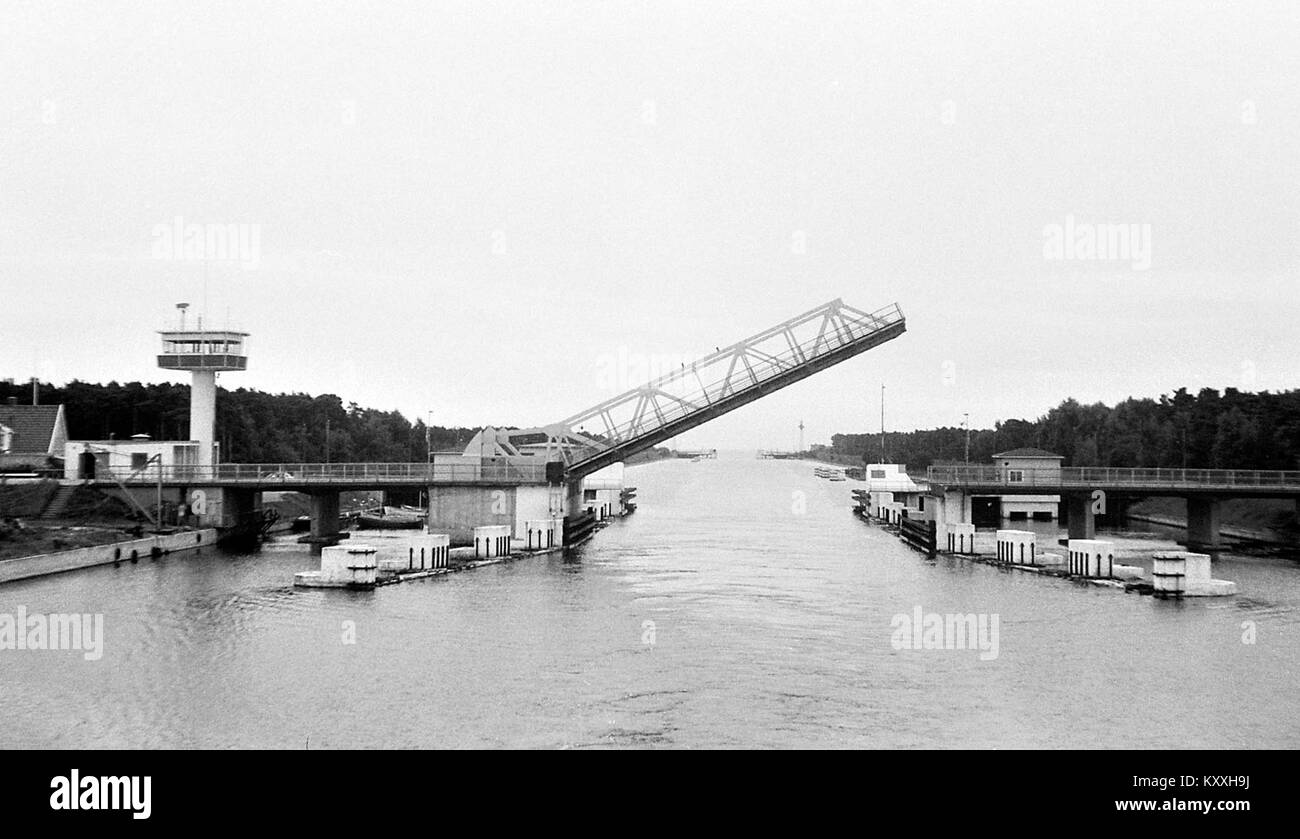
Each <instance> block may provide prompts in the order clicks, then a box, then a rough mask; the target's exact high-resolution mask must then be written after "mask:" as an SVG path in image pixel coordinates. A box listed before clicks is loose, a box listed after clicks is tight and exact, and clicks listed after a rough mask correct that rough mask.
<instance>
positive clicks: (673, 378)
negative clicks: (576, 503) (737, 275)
mask: <svg viewBox="0 0 1300 839" xmlns="http://www.w3.org/2000/svg"><path fill="white" fill-rule="evenodd" d="M906 329H907V321H906V319H905V318H904V317H903V312H902V310H901V309H900V308H899V307H898V305H897V304H893V305H891V306H886V307H885V308H883V309H879V310H877V311H875V312H864V311H860V310H858V309H855V308H853V307H851V306H848V305H846V304H845V303H844V302H843V301H842V300H838V299H837V300H832V301H831V302H829V303H827V304H825V305H823V306H819V307H817V308H816V309H813V310H811V311H808V312H805V313H804V314H802V315H799V316H797V317H794V318H791V319H790V320H788V321H785V322H784V323H781V324H778V325H776V326H774V327H771V328H769V329H766V330H764V331H763V332H760V333H758V334H756V335H751V336H750V337H748V338H746V339H744V340H743V341H740V342H738V343H736V344H733V345H731V346H729V347H726V348H725V349H719V350H718V351H717V352H715V353H714V354H712V355H709V356H706V357H704V358H702V359H700V360H699V361H697V362H695V363H693V364H690V365H686V364H683V365H681V369H679V370H677V371H673V372H670V373H668V374H667V375H665V376H662V377H660V378H659V379H656V380H654V381H652V382H650V383H649V384H647V385H645V386H643V387H639V388H634V389H633V390H630V391H628V392H627V393H624V394H622V395H620V396H617V397H614V398H613V399H610V400H607V401H606V402H603V403H601V404H600V405H597V406H595V407H593V408H591V409H589V410H587V411H584V412H583V413H581V414H576V415H574V416H572V417H569V418H567V419H565V420H564V421H563V422H562V423H560V425H563V426H564V427H567V428H570V429H573V430H574V431H578V432H580V433H581V434H582V435H584V436H585V437H586V438H587V439H588V440H590V441H591V442H592V443H593V444H594V445H593V446H592V448H591V449H590V450H588V451H586V452H583V453H581V454H580V455H579V456H577V457H576V458H574V459H573V460H572V461H571V462H570V463H569V465H568V470H567V471H568V474H569V476H571V477H581V476H583V475H585V474H588V473H590V472H594V471H596V470H597V469H600V468H602V467H604V466H608V465H609V464H611V463H616V462H618V461H621V460H624V459H625V458H627V457H629V456H631V455H633V454H635V453H637V452H639V451H642V450H644V449H648V448H650V447H651V446H654V445H656V444H658V443H661V442H663V441H664V440H668V439H671V438H672V437H676V436H678V435H679V434H682V433H684V432H686V431H689V430H691V429H692V428H695V427H696V426H698V425H701V424H702V423H705V422H708V421H709V420H711V419H714V418H715V417H718V416H721V415H722V414H725V413H727V412H728V411H732V410H735V409H736V408H739V407H741V406H743V405H746V404H748V403H750V402H753V401H754V400H756V399H759V398H761V397H763V396H766V395H767V394H769V393H773V392H775V391H777V390H780V389H781V388H783V387H786V386H788V385H791V384H794V383H795V382H798V381H801V380H803V379H805V378H807V377H809V376H811V375H813V374H814V373H817V372H819V371H821V370H825V369H826V368H828V367H830V366H832V365H834V364H838V363H840V362H842V361H845V360H847V359H849V358H853V357H854V356H856V355H859V354H861V353H864V352H866V351H867V350H869V349H871V348H872V347H875V346H878V345H880V344H883V343H885V342H886V341H890V340H892V339H894V338H897V337H898V336H899V335H902V334H903V332H905V331H906Z"/></svg>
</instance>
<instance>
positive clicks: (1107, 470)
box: [926, 465, 1300, 490]
mask: <svg viewBox="0 0 1300 839" xmlns="http://www.w3.org/2000/svg"><path fill="white" fill-rule="evenodd" d="M926 478H927V479H928V480H929V481H930V483H932V484H949V485H962V484H967V485H979V486H1007V487H1025V486H1043V487H1079V488H1081V489H1084V488H1088V487H1092V486H1100V485H1105V486H1132V487H1171V488H1178V487H1190V488H1197V487H1225V488H1234V487H1237V488H1242V489H1259V488H1280V489H1296V490H1300V470H1262V469H1165V468H1146V467H1137V468H1127V467H1113V466H1062V467H1060V468H1050V467H1049V468H1031V469H1018V468H1015V467H1007V466H987V465H979V466H965V465H958V466H931V467H930V468H929V469H928V470H926Z"/></svg>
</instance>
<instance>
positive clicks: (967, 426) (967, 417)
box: [961, 411, 970, 463]
mask: <svg viewBox="0 0 1300 839" xmlns="http://www.w3.org/2000/svg"><path fill="white" fill-rule="evenodd" d="M962 417H963V419H962V421H961V424H962V428H965V429H966V462H967V463H970V412H969V411H967V412H966V413H964V414H962Z"/></svg>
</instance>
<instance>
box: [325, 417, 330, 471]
mask: <svg viewBox="0 0 1300 839" xmlns="http://www.w3.org/2000/svg"><path fill="white" fill-rule="evenodd" d="M325 462H326V463H329V462H330V418H329V417H326V418H325Z"/></svg>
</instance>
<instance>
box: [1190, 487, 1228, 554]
mask: <svg viewBox="0 0 1300 839" xmlns="http://www.w3.org/2000/svg"><path fill="white" fill-rule="evenodd" d="M1221 519H1222V516H1221V502H1220V500H1219V499H1218V498H1209V497H1205V496H1200V495H1194V496H1189V497H1188V499H1187V550H1189V551H1195V552H1197V553H1205V554H1215V553H1218V552H1220V551H1222V550H1223V549H1224V547H1225V546H1224V544H1223V542H1222V540H1221V539H1220V538H1219V525H1220V524H1221Z"/></svg>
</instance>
